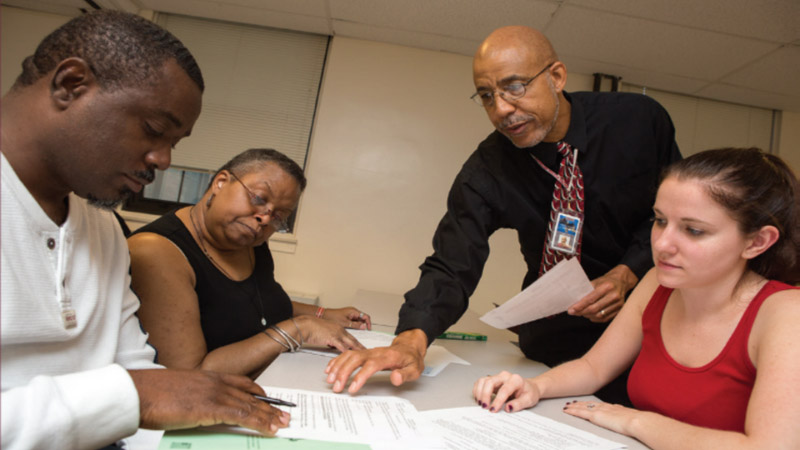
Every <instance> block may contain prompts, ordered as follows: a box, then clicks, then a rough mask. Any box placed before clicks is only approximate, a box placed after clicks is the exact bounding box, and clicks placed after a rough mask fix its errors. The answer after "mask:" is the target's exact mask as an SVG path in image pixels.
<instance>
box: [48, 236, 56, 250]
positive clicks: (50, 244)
mask: <svg viewBox="0 0 800 450" xmlns="http://www.w3.org/2000/svg"><path fill="white" fill-rule="evenodd" d="M47 248H49V249H50V250H52V249H54V248H56V240H55V239H53V238H50V239H48V240H47Z"/></svg>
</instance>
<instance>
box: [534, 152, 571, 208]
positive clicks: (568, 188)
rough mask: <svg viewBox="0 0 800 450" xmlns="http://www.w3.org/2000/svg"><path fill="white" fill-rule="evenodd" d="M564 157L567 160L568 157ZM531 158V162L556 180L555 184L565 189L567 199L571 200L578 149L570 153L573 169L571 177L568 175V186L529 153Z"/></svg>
mask: <svg viewBox="0 0 800 450" xmlns="http://www.w3.org/2000/svg"><path fill="white" fill-rule="evenodd" d="M564 157H565V158H567V157H568V156H564ZM531 158H533V160H534V161H536V162H537V163H538V164H539V167H541V168H542V169H544V171H545V172H547V173H549V174H550V175H551V176H552V177H553V178H555V179H556V181H557V182H559V183H561V184H562V185H563V186H564V187H565V188H566V189H567V194H569V198H570V199H571V198H572V185H573V182H574V181H575V170H574V167H575V165H576V164H577V163H578V149H577V148H574V149H573V152H572V167H573V170H572V175H570V177H569V184H567V183H565V182H564V180H562V179H561V177H560V176H558V174H557V173H555V172H553V171H552V170H550V168H549V167H547V166H545V165H544V163H542V162H541V161H540V160H539V158H537V157H536V156H534V155H533V153H531Z"/></svg>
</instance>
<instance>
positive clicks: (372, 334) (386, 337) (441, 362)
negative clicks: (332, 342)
mask: <svg viewBox="0 0 800 450" xmlns="http://www.w3.org/2000/svg"><path fill="white" fill-rule="evenodd" d="M347 331H348V332H349V333H350V334H352V335H353V337H355V338H356V339H358V342H361V344H362V345H363V346H364V347H366V348H375V347H388V346H389V345H391V344H392V340H393V339H394V335H392V334H388V333H381V332H379V331H368V330H347ZM300 351H301V352H305V353H312V354H314V355H321V356H326V357H328V358H333V357H334V356H336V355H338V354H339V351H338V350H328V349H315V348H304V349H302V350H300ZM450 363H454V364H463V365H466V366H469V365H470V363H469V362H468V361H465V360H463V359H461V358H459V357H458V356H456V355H454V354H453V353H451V352H450V351H449V350H447V349H446V348H444V347H442V346H440V345H431V346H430V347H428V353H427V354H426V355H425V370H423V371H422V375H423V376H426V377H435V376H436V375H439V373H441V371H442V370H444V368H445V367H447V365H448V364H450Z"/></svg>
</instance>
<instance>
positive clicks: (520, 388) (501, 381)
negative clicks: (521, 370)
mask: <svg viewBox="0 0 800 450" xmlns="http://www.w3.org/2000/svg"><path fill="white" fill-rule="evenodd" d="M492 394H494V400H492ZM472 395H473V396H474V397H475V400H477V401H478V404H479V405H481V407H483V408H484V409H487V408H488V409H489V411H491V412H498V411H500V410H501V409H503V404H504V403H505V410H506V411H508V412H514V411H522V410H523V409H526V408H530V407H531V406H533V405H535V404H537V403H539V397H540V396H541V393H540V392H539V388H538V387H537V386H536V384H535V383H533V382H532V381H531V380H529V379H524V378H522V377H521V376H519V375H517V374H512V373H509V372H506V371H502V372H500V373H498V374H497V375H492V376H486V377H483V378H479V379H478V381H476V382H475V386H473V387H472ZM509 399H511V401H508V403H506V401H507V400H509Z"/></svg>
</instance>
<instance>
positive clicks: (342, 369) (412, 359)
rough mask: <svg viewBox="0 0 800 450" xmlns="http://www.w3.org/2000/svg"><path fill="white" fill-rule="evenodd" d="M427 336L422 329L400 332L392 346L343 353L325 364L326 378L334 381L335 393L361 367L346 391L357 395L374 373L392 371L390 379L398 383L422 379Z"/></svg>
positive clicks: (331, 382) (330, 381)
mask: <svg viewBox="0 0 800 450" xmlns="http://www.w3.org/2000/svg"><path fill="white" fill-rule="evenodd" d="M426 350H427V337H426V336H425V333H424V332H423V331H422V330H419V329H415V330H409V331H404V332H402V333H400V334H399V335H398V336H397V337H396V338H395V339H394V341H393V342H392V345H391V346H389V347H378V348H373V349H370V350H355V351H348V352H345V353H342V354H341V355H339V356H337V357H336V358H334V359H332V360H331V361H330V362H329V363H328V366H327V367H325V373H326V374H328V376H327V378H326V381H327V382H328V384H333V391H334V392H342V390H344V387H345V384H346V383H347V380H348V379H350V375H351V374H352V373H353V372H354V371H355V370H356V369H359V368H360V370H359V371H358V373H357V374H356V375H355V376H354V377H353V381H352V382H350V387H349V388H348V389H347V392H349V393H351V394H354V393H356V392H358V390H359V389H361V386H363V385H364V383H366V381H367V379H369V377H371V376H372V375H373V374H375V372H378V371H381V370H391V371H392V373H391V375H390V376H389V380H390V381H391V382H392V384H393V385H395V386H400V385H401V384H403V383H404V382H406V381H413V380H416V379H417V378H419V376H420V375H421V374H422V370H423V369H424V368H425V351H426Z"/></svg>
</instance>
